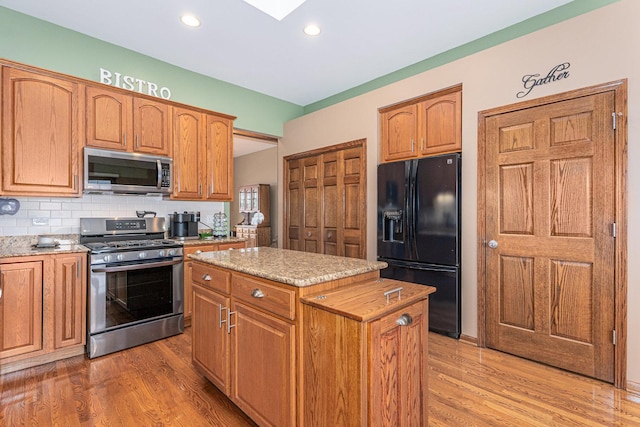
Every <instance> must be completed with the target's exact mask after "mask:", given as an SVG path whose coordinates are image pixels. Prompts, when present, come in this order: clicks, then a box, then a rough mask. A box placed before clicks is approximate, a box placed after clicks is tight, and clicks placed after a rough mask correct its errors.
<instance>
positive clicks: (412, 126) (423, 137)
mask: <svg viewBox="0 0 640 427" xmlns="http://www.w3.org/2000/svg"><path fill="white" fill-rule="evenodd" d="M379 113H380V144H381V156H382V161H383V162H391V161H398V160H406V159H412V158H417V157H424V156H430V155H435V154H444V153H452V152H460V151H462V87H461V86H455V87H452V88H448V89H445V90H443V91H440V92H437V93H433V94H429V95H425V96H423V97H420V98H416V99H413V100H410V101H406V102H403V103H400V104H397V105H394V106H390V107H385V108H382V109H380V110H379Z"/></svg>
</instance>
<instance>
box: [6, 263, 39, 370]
mask: <svg viewBox="0 0 640 427" xmlns="http://www.w3.org/2000/svg"><path fill="white" fill-rule="evenodd" d="M0 290H1V293H0V359H2V358H5V357H10V356H17V355H20V354H25V353H30V352H33V351H37V350H42V345H43V344H42V338H43V337H42V261H33V262H18V263H12V264H0Z"/></svg>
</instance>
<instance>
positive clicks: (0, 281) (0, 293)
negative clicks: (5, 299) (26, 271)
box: [0, 276, 2, 300]
mask: <svg viewBox="0 0 640 427" xmlns="http://www.w3.org/2000/svg"><path fill="white" fill-rule="evenodd" d="M0 300H2V276H0Z"/></svg>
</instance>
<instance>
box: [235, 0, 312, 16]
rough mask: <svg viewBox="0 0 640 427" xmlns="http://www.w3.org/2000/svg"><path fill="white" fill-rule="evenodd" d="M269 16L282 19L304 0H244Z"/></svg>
mask: <svg viewBox="0 0 640 427" xmlns="http://www.w3.org/2000/svg"><path fill="white" fill-rule="evenodd" d="M244 1H245V2H247V3H249V4H250V5H251V6H253V7H255V8H257V9H259V10H261V11H263V12H264V13H266V14H267V15H269V16H272V17H273V18H275V19H277V20H278V21H282V20H283V19H284V18H285V16H287V15H288V14H290V13H291V12H293V11H294V10H295V9H296V8H297V7H298V6H300V5H301V4H302V3H304V2H305V1H306V0H244Z"/></svg>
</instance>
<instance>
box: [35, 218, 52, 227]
mask: <svg viewBox="0 0 640 427" xmlns="http://www.w3.org/2000/svg"><path fill="white" fill-rule="evenodd" d="M31 223H32V224H33V225H49V218H32V219H31Z"/></svg>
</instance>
